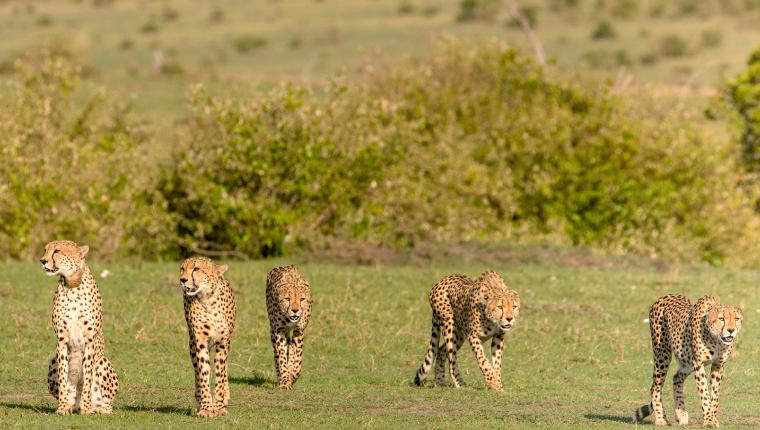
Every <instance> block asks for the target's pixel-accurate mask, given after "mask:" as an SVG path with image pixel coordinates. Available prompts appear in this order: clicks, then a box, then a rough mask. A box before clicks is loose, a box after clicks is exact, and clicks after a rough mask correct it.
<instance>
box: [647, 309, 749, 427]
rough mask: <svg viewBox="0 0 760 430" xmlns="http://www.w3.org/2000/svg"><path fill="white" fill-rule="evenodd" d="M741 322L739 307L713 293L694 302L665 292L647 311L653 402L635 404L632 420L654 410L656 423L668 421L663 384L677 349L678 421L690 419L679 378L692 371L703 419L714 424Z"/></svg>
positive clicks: (675, 380) (715, 424)
mask: <svg viewBox="0 0 760 430" xmlns="http://www.w3.org/2000/svg"><path fill="white" fill-rule="evenodd" d="M741 327H742V312H741V310H739V309H737V308H734V307H731V306H726V305H721V304H720V303H719V302H718V299H716V298H715V297H712V296H705V297H702V298H701V299H699V300H698V301H697V303H696V304H695V305H694V306H692V305H691V302H689V299H687V298H686V297H684V296H677V295H668V296H664V297H661V298H660V299H658V300H657V301H656V302H654V304H653V305H652V308H651V309H650V311H649V328H650V331H651V334H652V353H653V355H654V372H653V373H654V374H653V376H652V379H653V382H652V402H651V403H650V404H648V405H644V406H642V407H640V408H638V409H637V410H636V412H635V414H634V417H633V421H634V422H639V421H641V420H643V419H644V418H646V417H647V416H649V415H651V414H652V412H654V423H655V425H658V426H663V425H668V421H667V420H666V419H665V412H664V410H663V407H662V386H663V385H664V384H665V375H667V373H668V367H669V366H670V360H671V357H672V355H673V354H675V356H676V358H677V359H678V371H677V372H676V374H675V375H674V376H673V396H674V397H675V404H676V420H677V421H678V424H679V425H682V426H685V425H687V424H688V423H689V414H688V413H687V412H686V405H685V404H684V401H683V382H684V380H685V379H686V377H687V376H689V374H690V373H691V372H694V377H695V379H696V380H697V388H698V389H699V397H700V400H701V402H702V415H703V420H704V422H703V424H704V426H705V427H718V419H717V418H716V414H717V413H718V403H719V400H720V383H721V380H722V379H723V365H724V364H725V363H726V360H728V357H729V356H730V355H731V352H732V351H733V349H734V339H736V336H737V335H738V334H739V330H741ZM707 364H710V365H711V366H712V369H711V377H710V379H711V382H710V387H709V388H708V381H707V375H706V374H705V365H707Z"/></svg>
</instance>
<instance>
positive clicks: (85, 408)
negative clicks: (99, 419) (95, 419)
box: [79, 339, 94, 415]
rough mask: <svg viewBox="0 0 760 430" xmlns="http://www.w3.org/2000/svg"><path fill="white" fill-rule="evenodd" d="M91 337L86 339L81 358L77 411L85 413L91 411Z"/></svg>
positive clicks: (92, 353)
mask: <svg viewBox="0 0 760 430" xmlns="http://www.w3.org/2000/svg"><path fill="white" fill-rule="evenodd" d="M92 343H93V339H86V343H85V347H84V353H83V354H82V355H83V358H82V394H81V400H80V401H79V413H80V414H82V415H87V414H91V413H92V376H93V375H92V374H93V371H92V361H93V355H94V352H93V348H92Z"/></svg>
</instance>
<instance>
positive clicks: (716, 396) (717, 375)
mask: <svg viewBox="0 0 760 430" xmlns="http://www.w3.org/2000/svg"><path fill="white" fill-rule="evenodd" d="M722 380H723V363H713V365H712V371H711V374H710V391H711V397H712V403H711V404H710V412H709V413H708V415H707V416H705V422H708V421H709V422H710V425H711V426H714V427H720V424H719V423H718V406H720V383H721V381H722Z"/></svg>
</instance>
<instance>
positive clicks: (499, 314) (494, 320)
mask: <svg viewBox="0 0 760 430" xmlns="http://www.w3.org/2000/svg"><path fill="white" fill-rule="evenodd" d="M483 299H484V301H485V317H486V319H487V320H488V321H490V322H491V324H493V325H494V326H496V327H498V328H499V329H500V330H501V331H505V332H506V331H510V330H512V327H513V326H514V324H515V319H516V318H517V315H518V314H519V313H520V296H518V295H517V293H516V292H515V291H511V290H503V291H490V292H488V293H486V294H485V295H484V297H483Z"/></svg>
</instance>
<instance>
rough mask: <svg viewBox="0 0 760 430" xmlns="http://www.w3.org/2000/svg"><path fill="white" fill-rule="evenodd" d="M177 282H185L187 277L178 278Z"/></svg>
mask: <svg viewBox="0 0 760 430" xmlns="http://www.w3.org/2000/svg"><path fill="white" fill-rule="evenodd" d="M179 282H181V283H183V284H184V283H185V282H187V278H179Z"/></svg>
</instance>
